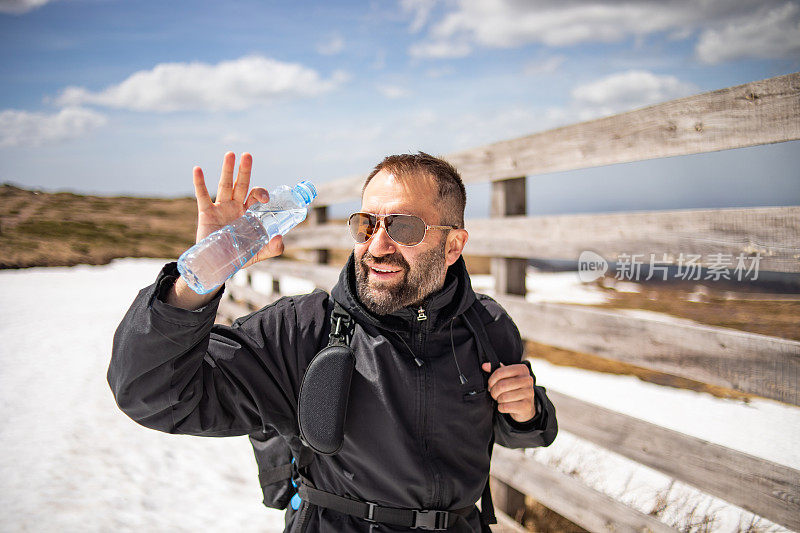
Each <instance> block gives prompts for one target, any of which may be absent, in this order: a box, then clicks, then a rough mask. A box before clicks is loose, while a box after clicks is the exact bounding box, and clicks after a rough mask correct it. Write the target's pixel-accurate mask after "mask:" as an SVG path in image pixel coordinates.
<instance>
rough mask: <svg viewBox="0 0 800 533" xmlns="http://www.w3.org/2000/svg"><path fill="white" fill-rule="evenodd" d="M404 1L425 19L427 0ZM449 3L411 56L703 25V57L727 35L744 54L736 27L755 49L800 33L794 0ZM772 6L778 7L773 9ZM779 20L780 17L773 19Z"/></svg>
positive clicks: (785, 44) (783, 49)
mask: <svg viewBox="0 0 800 533" xmlns="http://www.w3.org/2000/svg"><path fill="white" fill-rule="evenodd" d="M406 4H408V5H409V6H410V7H409V8H408V10H412V11H414V12H415V13H417V16H418V18H419V17H422V19H424V20H425V21H426V22H428V19H429V18H430V9H429V8H427V4H428V3H426V2H422V1H419V2H417V1H408V2H406ZM418 4H419V5H418ZM447 5H453V6H455V7H453V8H451V9H449V10H448V11H447V12H446V13H445V14H444V15H443V16H441V17H440V19H439V20H437V21H433V22H430V23H429V24H428V25H429V28H430V29H429V31H428V33H427V35H426V36H425V37H424V38H423V39H422V40H421V41H420V42H417V43H415V44H413V45H412V46H411V48H410V51H411V54H412V55H413V56H416V57H434V58H437V57H463V56H464V55H468V54H469V53H471V51H472V49H474V47H476V46H485V47H490V48H509V47H516V46H522V45H526V44H531V43H539V44H544V45H547V46H551V47H561V46H571V45H577V44H581V43H610V42H618V41H621V40H623V39H627V38H631V37H632V38H634V39H637V40H639V41H641V39H642V38H644V37H646V36H648V35H651V34H654V33H659V32H666V33H667V35H668V37H670V38H671V39H686V38H689V37H691V36H693V35H696V34H697V33H698V32H702V34H703V38H704V39H705V42H704V41H703V39H701V44H702V47H701V46H700V45H698V52H700V51H703V52H702V54H701V57H715V54H717V55H718V54H719V52H717V51H716V50H715V48H717V49H718V47H715V43H716V42H719V43H722V44H721V46H724V45H725V43H729V42H731V41H734V42H736V43H737V44H738V43H739V42H741V43H742V44H741V49H739V47H737V50H736V51H735V52H729V54H730V55H731V56H732V57H733V54H734V53H736V54H737V55H736V56H735V57H741V56H746V55H748V54H752V53H753V52H752V51H747V50H745V49H744V47H745V46H746V44H744V43H746V42H747V39H745V38H744V37H741V36H737V35H736V32H737V31H747V32H748V33H749V34H752V35H753V36H754V38H755V41H756V43H757V50H758V52H757V53H759V54H760V55H759V57H775V56H776V55H785V54H786V53H787V52H789V51H792V50H795V46H796V45H795V44H794V43H796V40H797V38H798V37H797V35H798V27H797V25H796V24H795V23H792V22H791V21H789V22H786V19H787V18H788V17H789V16H790V15H791V16H793V13H794V10H796V9H797V7H798V6H797V2H796V0H789V1H788V3H787V0H760V1H759V2H752V1H751V0H705V1H702V2H697V1H695V0H672V1H663V0H633V1H627V2H600V1H598V0H457V1H455V2H454V3H452V4H447ZM775 6H779V7H780V9H778V10H775V9H770V8H771V7H773V8H774V7H775ZM426 9H427V10H426ZM789 11H791V12H792V13H788V12H789ZM787 13H788V14H787ZM793 20H794V19H793ZM776 21H777V22H780V23H781V24H780V25H778V26H776ZM412 26H413V27H417V26H419V24H416V23H415V24H414V25H412ZM719 28H722V29H719ZM728 28H730V29H728ZM412 29H413V28H412ZM759 32H760V33H759ZM757 33H758V35H756V34H757ZM776 33H777V35H775V34H776ZM737 37H738V38H737ZM706 49H708V50H709V51H708V52H705V51H704V50H706ZM454 51H457V52H458V53H455V52H454Z"/></svg>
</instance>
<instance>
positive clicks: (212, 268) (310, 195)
mask: <svg viewBox="0 0 800 533" xmlns="http://www.w3.org/2000/svg"><path fill="white" fill-rule="evenodd" d="M316 197H317V189H315V188H314V185H313V184H312V183H311V182H310V181H301V182H300V183H298V184H297V185H295V186H294V187H289V186H287V185H282V186H280V187H278V188H276V189H275V190H274V191H270V193H269V202H267V203H265V204H264V203H261V202H258V203H255V204H253V205H252V206H250V208H249V209H248V210H247V212H245V214H244V215H243V216H242V217H241V218H239V219H238V220H234V221H233V222H231V223H230V224H229V225H227V226H225V227H224V228H222V229H219V230H217V231H215V232H214V233H212V234H211V235H209V236H208V237H206V238H205V239H203V240H202V241H200V242H198V243H197V244H195V245H194V246H192V247H191V248H189V249H188V250H186V251H185V252H183V254H181V256H180V258H179V259H178V271H179V272H180V273H181V276H183V279H185V280H186V283H187V284H188V285H189V287H191V288H192V290H193V291H194V292H196V293H197V294H207V293H209V292H211V291H213V290H214V289H216V288H217V287H219V286H220V285H222V284H223V283H225V281H226V280H227V279H228V278H230V277H231V276H233V275H234V274H236V272H238V271H239V269H241V268H242V267H243V266H244V264H245V263H247V262H248V261H249V260H250V258H252V257H253V256H254V255H256V253H258V251H259V250H260V249H261V248H262V247H263V246H264V245H265V244H267V243H268V242H269V240H270V239H271V238H273V237H274V236H276V235H285V234H286V233H287V232H288V231H289V230H290V229H292V228H293V227H295V226H296V225H297V224H299V223H300V222H302V221H303V220H305V218H306V215H307V214H308V205H309V204H310V203H311V202H312V201H313V200H314V198H316Z"/></svg>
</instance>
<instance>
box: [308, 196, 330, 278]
mask: <svg viewBox="0 0 800 533" xmlns="http://www.w3.org/2000/svg"><path fill="white" fill-rule="evenodd" d="M327 221H328V206H326V205H323V206H321V207H315V208H313V209H311V211H309V213H308V223H309V224H310V225H311V226H318V225H321V224H325V223H326V222H327ZM309 256H310V257H309V259H310V260H311V262H312V263H318V264H321V265H325V264H327V263H328V259H329V258H330V254H329V252H328V250H325V249H317V250H311V253H310V254H309Z"/></svg>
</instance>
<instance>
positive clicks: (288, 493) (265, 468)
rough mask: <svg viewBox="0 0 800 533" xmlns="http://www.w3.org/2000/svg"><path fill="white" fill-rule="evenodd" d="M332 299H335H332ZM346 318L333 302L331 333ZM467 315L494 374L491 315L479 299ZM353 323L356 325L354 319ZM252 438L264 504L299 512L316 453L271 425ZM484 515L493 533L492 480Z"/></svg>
mask: <svg viewBox="0 0 800 533" xmlns="http://www.w3.org/2000/svg"><path fill="white" fill-rule="evenodd" d="M331 300H333V299H332V298H331ZM343 315H344V316H345V317H347V319H349V318H350V316H349V314H348V313H347V311H345V310H344V308H342V307H341V306H340V305H339V304H338V302H336V301H333V310H332V312H331V313H330V316H331V332H334V331H338V328H337V324H336V320H337V319H338V320H341V317H342V316H343ZM466 315H467V326H468V328H469V329H470V330H471V331H472V333H473V334H474V336H475V339H476V343H477V345H478V351H479V354H478V355H479V357H480V358H481V361H482V362H490V363H491V364H492V371H494V370H495V369H496V368H497V367H499V365H500V363H499V359H498V358H497V355H496V354H495V352H494V349H493V348H492V343H491V341H490V340H489V337H488V335H487V333H486V329H485V328H484V323H486V322H488V321H489V320H491V317H490V316H489V312H488V311H487V310H486V308H485V307H484V306H483V304H481V303H480V299H479V298H476V300H475V302H473V304H472V305H471V306H470V308H469V309H468V310H467V313H466ZM487 317H488V318H487ZM350 322H351V323H352V320H351V321H350ZM342 338H344V339H346V342H347V343H348V344H349V341H350V340H351V339H352V335H346V336H345V337H335V336H334V335H333V334H332V335H331V336H330V339H329V341H328V345H327V346H326V347H325V349H327V348H330V347H331V346H334V345H341V343H342ZM325 349H323V351H324V350H325ZM320 353H322V351H321V352H320ZM249 438H250V442H251V444H252V445H253V452H254V454H255V458H256V463H257V464H258V480H259V483H260V484H261V491H262V493H263V495H264V500H263V503H264V505H265V506H267V507H270V508H274V509H281V510H283V509H286V508H287V507H288V506H289V505H291V508H292V509H293V510H295V511H297V510H298V509H299V508H300V504H301V499H300V495H299V494H298V492H297V491H298V483H299V481H300V473H301V472H302V471H303V470H304V469H305V468H306V467H307V466H308V465H309V464H311V462H312V461H313V460H314V457H315V452H314V451H313V450H312V449H311V448H310V447H308V446H307V443H306V442H304V441H303V439H302V438H301V437H300V436H299V435H296V436H291V437H289V438H286V437H284V436H283V435H281V434H280V433H278V431H277V430H275V428H273V427H272V426H269V425H265V426H264V427H262V429H261V431H258V432H255V433H251V434H250V435H249ZM493 446H494V435H492V438H491V440H490V442H489V457H490V459H491V455H492V448H493ZM480 514H481V523H482V524H483V527H484V531H489V528H488V524H496V523H497V519H496V518H495V515H494V506H493V505H492V495H491V491H490V488H489V480H488V479H487V480H486V486H485V487H484V490H483V495H482V496H481V513H480Z"/></svg>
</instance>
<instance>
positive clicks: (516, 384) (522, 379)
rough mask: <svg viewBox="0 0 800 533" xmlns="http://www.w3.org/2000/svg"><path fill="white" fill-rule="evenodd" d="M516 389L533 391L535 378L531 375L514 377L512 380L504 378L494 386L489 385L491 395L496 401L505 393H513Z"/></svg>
mask: <svg viewBox="0 0 800 533" xmlns="http://www.w3.org/2000/svg"><path fill="white" fill-rule="evenodd" d="M514 389H523V390H527V391H533V378H532V377H531V376H530V374H528V375H525V376H514V377H510V378H503V379H501V380H500V381H498V382H497V383H495V384H494V385H489V393H490V394H491V395H492V398H494V399H495V400H496V399H497V398H498V397H499V396H500V395H501V394H503V393H504V392H508V391H512V390H514Z"/></svg>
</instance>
